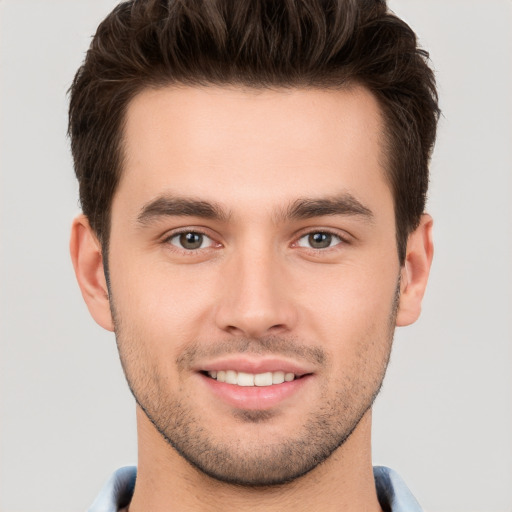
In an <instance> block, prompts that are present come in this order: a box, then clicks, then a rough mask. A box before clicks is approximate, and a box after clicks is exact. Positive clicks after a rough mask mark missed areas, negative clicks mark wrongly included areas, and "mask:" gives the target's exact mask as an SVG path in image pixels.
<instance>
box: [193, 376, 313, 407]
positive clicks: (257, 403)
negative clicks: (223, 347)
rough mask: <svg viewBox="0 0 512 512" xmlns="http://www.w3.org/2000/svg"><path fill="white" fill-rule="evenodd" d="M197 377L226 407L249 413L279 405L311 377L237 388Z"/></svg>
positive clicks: (209, 378) (208, 378) (206, 377)
mask: <svg viewBox="0 0 512 512" xmlns="http://www.w3.org/2000/svg"><path fill="white" fill-rule="evenodd" d="M199 375H200V377H201V378H202V380H203V382H204V383H205V385H206V386H208V388H209V389H210V390H211V391H212V392H213V393H214V394H215V395H216V396H217V397H219V398H220V399H222V400H223V401H224V402H226V403H227V404H228V405H231V406H232V407H235V408H237V409H244V410H249V411H259V410H265V409H270V408H272V407H276V406H278V405H280V404H281V403H282V402H283V401H285V400H286V399H288V398H290V397H292V396H293V395H295V394H296V393H297V392H298V391H299V390H300V389H302V387H303V386H304V385H305V384H306V383H307V382H308V381H310V379H311V378H312V375H305V376H303V377H301V378H299V379H295V380H292V381H290V382H283V383H282V384H274V385H272V386H237V385H235V384H226V383H225V382H218V381H217V380H215V379H212V378H211V377H208V376H207V375H203V374H199Z"/></svg>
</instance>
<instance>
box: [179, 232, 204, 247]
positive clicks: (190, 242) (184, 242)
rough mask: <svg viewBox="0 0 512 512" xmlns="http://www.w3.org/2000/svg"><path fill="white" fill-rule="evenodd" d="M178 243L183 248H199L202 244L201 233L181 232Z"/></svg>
mask: <svg viewBox="0 0 512 512" xmlns="http://www.w3.org/2000/svg"><path fill="white" fill-rule="evenodd" d="M180 244H181V246H182V247H183V248H184V249H188V250H192V249H199V248H200V247H201V245H202V244H203V235H202V234H201V233H182V234H181V235H180Z"/></svg>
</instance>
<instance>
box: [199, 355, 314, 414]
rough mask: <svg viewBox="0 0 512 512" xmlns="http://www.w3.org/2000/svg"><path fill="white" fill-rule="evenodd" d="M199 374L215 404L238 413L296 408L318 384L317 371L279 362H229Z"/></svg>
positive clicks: (211, 365)
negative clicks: (217, 402) (277, 408)
mask: <svg viewBox="0 0 512 512" xmlns="http://www.w3.org/2000/svg"><path fill="white" fill-rule="evenodd" d="M196 371H197V374H198V375H199V376H200V377H201V379H200V380H201V381H202V383H203V385H204V386H205V389H207V390H209V393H211V395H210V396H211V397H212V398H213V399H214V400H216V399H220V401H221V402H223V403H224V404H226V405H228V406H230V407H234V408H235V409H237V410H253V411H256V410H267V411H269V410H271V409H274V408H276V407H284V406H285V405H286V404H288V405H289V406H292V404H294V405H296V404H297V400H301V399H304V397H305V395H304V393H305V392H308V393H309V391H306V390H308V389H309V390H310V388H311V385H312V383H313V382H314V381H315V380H316V379H315V378H314V376H315V374H314V370H313V368H310V367H308V366H307V365H299V364H296V363H294V362H292V361H284V360H282V359H278V358H276V359H272V358H263V359H257V358H252V359H251V358H244V357H241V358H240V357H235V358H225V359H223V360H218V361H215V362H209V363H207V364H205V366H203V368H196Z"/></svg>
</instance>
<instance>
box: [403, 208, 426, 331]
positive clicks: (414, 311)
mask: <svg viewBox="0 0 512 512" xmlns="http://www.w3.org/2000/svg"><path fill="white" fill-rule="evenodd" d="M432 224H433V221H432V217H431V216H430V215H427V214H424V215H422V216H421V221H420V224H419V226H418V227H417V228H416V229H415V230H414V231H413V232H412V233H411V234H410V235H409V238H408V240H407V252H406V256H405V263H404V265H403V267H402V271H401V283H400V305H399V307H398V314H397V317H396V325H397V326H399V327H401V326H405V325H410V324H412V323H414V322H415V321H416V320H417V319H418V317H419V316H420V313H421V301H422V299H423V295H424V294H425V288H426V287H427V281H428V275H429V272H430V266H431V265H432V257H433V255H434V245H433V243H432Z"/></svg>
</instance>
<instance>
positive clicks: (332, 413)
mask: <svg viewBox="0 0 512 512" xmlns="http://www.w3.org/2000/svg"><path fill="white" fill-rule="evenodd" d="M398 301H399V284H398V287H397V292H396V294H395V297H394V301H393V304H392V308H391V313H390V316H389V323H388V326H387V333H386V335H385V337H384V336H383V339H380V340H377V341H375V340H373V341H369V342H368V343H366V344H365V345H364V346H365V347H366V349H365V350H363V351H362V352H361V353H360V354H359V356H358V361H360V367H359V370H360V371H358V372H355V374H353V375H352V376H343V377H341V378H338V382H337V386H336V388H337V391H336V393H334V395H333V396H331V397H329V394H328V392H327V384H325V385H324V386H323V392H322V396H321V398H320V400H319V401H318V403H319V404H320V405H318V406H317V407H316V408H315V410H313V411H311V412H310V413H309V414H308V415H307V417H306V418H305V419H304V422H303V423H302V425H299V426H297V429H296V430H295V432H287V433H286V436H285V435H283V436H282V438H281V439H280V440H278V442H275V441H274V442H273V441H272V440H271V439H268V438H267V437H268V436H265V426H266V425H269V424H271V423H272V422H273V421H279V418H278V417H276V416H278V415H277V414H276V413H273V412H272V411H245V410H239V411H235V412H234V413H233V414H234V417H235V421H237V422H239V423H242V424H243V423H245V424H247V425H251V426H254V425H255V424H261V427H262V429H261V432H262V434H261V435H258V437H257V439H251V442H243V441H241V440H240V439H231V438H230V439H228V440H227V441H222V439H220V437H221V436H216V433H215V432H213V431H211V430H209V428H208V425H205V422H204V421H203V418H202V417H201V415H200V414H198V413H196V412H195V411H194V409H193V407H192V406H191V404H192V403H193V397H190V396H189V395H188V394H187V393H186V391H185V390H183V389H178V390H172V389H169V386H168V385H166V382H167V381H166V378H165V376H162V375H160V373H159V371H158V368H157V365H156V364H154V363H152V362H151V359H150V357H149V354H148V353H147V350H146V348H145V347H144V344H143V343H141V340H134V339H132V338H131V337H126V336H125V333H124V332H122V326H121V322H120V319H119V317H118V316H117V314H116V313H115V308H114V305H113V301H111V308H112V312H113V316H114V323H115V327H116V328H115V332H116V341H117V345H118V348H119V354H120V359H121V364H122V366H123V369H124V372H125V376H126V380H127V382H128V386H129V388H130V390H131V392H132V394H133V396H134V398H135V400H136V402H137V404H138V405H139V407H140V408H141V409H142V411H144V413H145V415H146V416H147V418H148V419H149V420H150V422H151V423H152V424H153V426H154V427H155V428H156V430H157V431H158V432H159V433H160V435H161V436H162V438H163V439H164V440H165V441H166V442H167V443H168V444H169V445H170V446H172V447H173V448H174V449H175V450H176V451H177V452H178V453H179V454H180V455H181V456H182V457H183V458H184V459H185V460H186V461H187V462H188V463H190V464H191V465H192V466H194V467H195V468H197V469H198V470H199V471H200V472H201V473H203V474H205V475H208V476H210V477H212V478H214V479H215V480H217V481H220V482H224V483H229V484H235V485H240V486H249V487H262V486H277V485H283V484H286V483H289V482H291V481H293V480H296V479H297V478H299V477H301V476H303V475H305V474H306V473H308V472H310V471H311V470H313V469H314V468H316V467H317V466H318V465H319V464H321V463H322V462H324V461H326V460H327V459H328V458H329V457H330V456H331V455H332V454H333V453H334V452H335V451H336V450H337V449H338V448H340V447H341V446H342V445H343V444H344V443H345V442H346V441H347V439H348V438H349V437H350V435H351V434H352V432H353V431H354V430H355V429H356V427H357V426H358V425H359V423H360V421H361V419H362V418H363V417H364V415H365V414H366V413H367V412H368V410H369V409H370V408H371V407H372V405H373V402H374V400H375V398H376V397H377V395H378V393H379V391H380V388H381V386H382V382H383V379H384V375H385V372H386V368H387V365H388V362H389V356H390V352H391V346H392V341H393V333H394V325H395V320H396V313H397V309H398ZM134 341H136V342H134ZM248 343H249V344H251V345H252V346H256V345H257V344H258V343H259V344H260V345H259V346H270V345H271V344H272V345H273V346H274V347H275V346H276V343H275V340H274V341H273V342H272V343H270V342H269V340H259V341H258V340H250V341H248V340H240V344H239V345H240V346H242V345H243V346H247V345H248ZM287 343H288V341H286V340H281V342H280V345H281V346H286V345H287ZM231 345H232V343H231ZM235 345H236V344H235ZM278 345H279V343H278ZM124 347H130V349H129V350H124ZM375 353H377V354H381V356H380V360H378V361H377V362H376V367H375V365H374V366H372V365H369V364H368V363H367V361H372V358H373V359H374V358H375ZM365 361H366V363H365ZM326 364H329V362H328V361H327V362H326ZM331 393H332V392H331ZM180 397H181V398H180ZM230 421H232V420H231V418H230Z"/></svg>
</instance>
